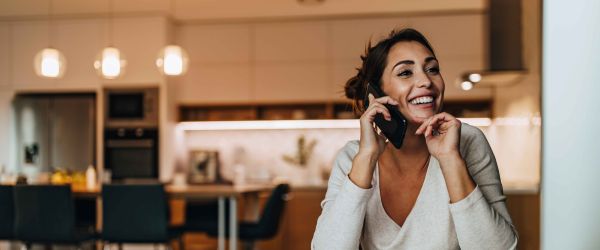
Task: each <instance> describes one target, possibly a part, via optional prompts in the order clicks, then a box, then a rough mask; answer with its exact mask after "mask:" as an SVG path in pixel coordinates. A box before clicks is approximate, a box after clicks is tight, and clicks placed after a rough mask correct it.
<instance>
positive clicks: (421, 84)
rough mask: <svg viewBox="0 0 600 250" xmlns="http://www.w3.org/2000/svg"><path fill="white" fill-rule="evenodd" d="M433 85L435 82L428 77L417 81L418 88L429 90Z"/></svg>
mask: <svg viewBox="0 0 600 250" xmlns="http://www.w3.org/2000/svg"><path fill="white" fill-rule="evenodd" d="M432 84H433V82H432V81H431V79H429V77H428V76H427V75H424V76H422V77H420V78H419V79H418V81H417V87H419V88H429V87H431V85H432Z"/></svg>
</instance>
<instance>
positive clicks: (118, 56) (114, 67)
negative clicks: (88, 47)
mask: <svg viewBox="0 0 600 250" xmlns="http://www.w3.org/2000/svg"><path fill="white" fill-rule="evenodd" d="M125 64H126V61H125V58H124V56H123V54H122V53H121V52H120V51H119V49H117V48H114V47H107V48H104V49H103V50H102V51H101V52H100V54H98V56H97V57H96V61H95V62H94V68H96V72H97V73H98V74H99V75H100V76H102V77H104V78H106V79H115V78H118V77H119V76H121V75H123V71H124V70H125Z"/></svg>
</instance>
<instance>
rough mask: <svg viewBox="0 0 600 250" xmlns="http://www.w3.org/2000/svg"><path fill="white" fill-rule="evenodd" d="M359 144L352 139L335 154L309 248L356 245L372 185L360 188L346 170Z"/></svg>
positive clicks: (319, 249) (333, 247) (349, 166)
mask: <svg viewBox="0 0 600 250" xmlns="http://www.w3.org/2000/svg"><path fill="white" fill-rule="evenodd" d="M357 150H358V145H356V142H355V141H351V142H349V143H348V144H346V146H344V147H343V148H342V149H341V150H340V152H339V153H338V154H337V156H336V158H335V161H334V164H333V169H332V172H331V176H330V177H329V183H328V187H327V193H326V194H325V199H324V200H323V201H322V202H321V208H322V211H321V215H320V216H319V219H318V221H317V228H316V230H315V233H314V235H313V239H312V243H311V249H318V250H321V249H328V250H329V249H358V247H359V244H360V238H361V235H362V229H363V223H364V220H365V212H366V204H367V200H368V199H369V197H370V196H371V194H372V192H373V188H370V189H363V188H360V187H358V186H357V185H356V184H354V183H353V182H352V181H351V180H350V179H349V178H348V173H349V172H350V169H351V168H352V159H353V158H354V156H355V155H356V153H357Z"/></svg>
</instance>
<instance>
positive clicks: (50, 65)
mask: <svg viewBox="0 0 600 250" xmlns="http://www.w3.org/2000/svg"><path fill="white" fill-rule="evenodd" d="M33 67H34V70H35V73H36V74H37V75H38V76H41V77H45V78H61V77H62V76H63V75H64V74H65V71H66V69H67V61H66V59H65V57H64V56H63V54H62V53H61V52H60V51H58V50H57V49H53V48H45V49H42V50H40V52H38V53H37V54H36V55H35V58H34V59H33Z"/></svg>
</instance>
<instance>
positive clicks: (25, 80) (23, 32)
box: [10, 21, 56, 89]
mask: <svg viewBox="0 0 600 250" xmlns="http://www.w3.org/2000/svg"><path fill="white" fill-rule="evenodd" d="M11 26H12V29H11V35H12V36H11V42H10V44H11V48H12V53H11V55H12V57H10V58H11V62H10V64H11V65H10V68H11V71H12V85H13V87H14V88H15V89H28V88H29V89H31V88H44V89H52V88H55V87H56V80H52V79H43V78H41V77H38V76H37V75H36V74H35V71H34V69H33V59H34V57H35V55H36V54H37V53H38V52H39V51H40V50H42V49H43V48H46V47H48V45H49V43H48V24H47V23H46V22H41V21H20V22H13V23H11Z"/></svg>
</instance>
